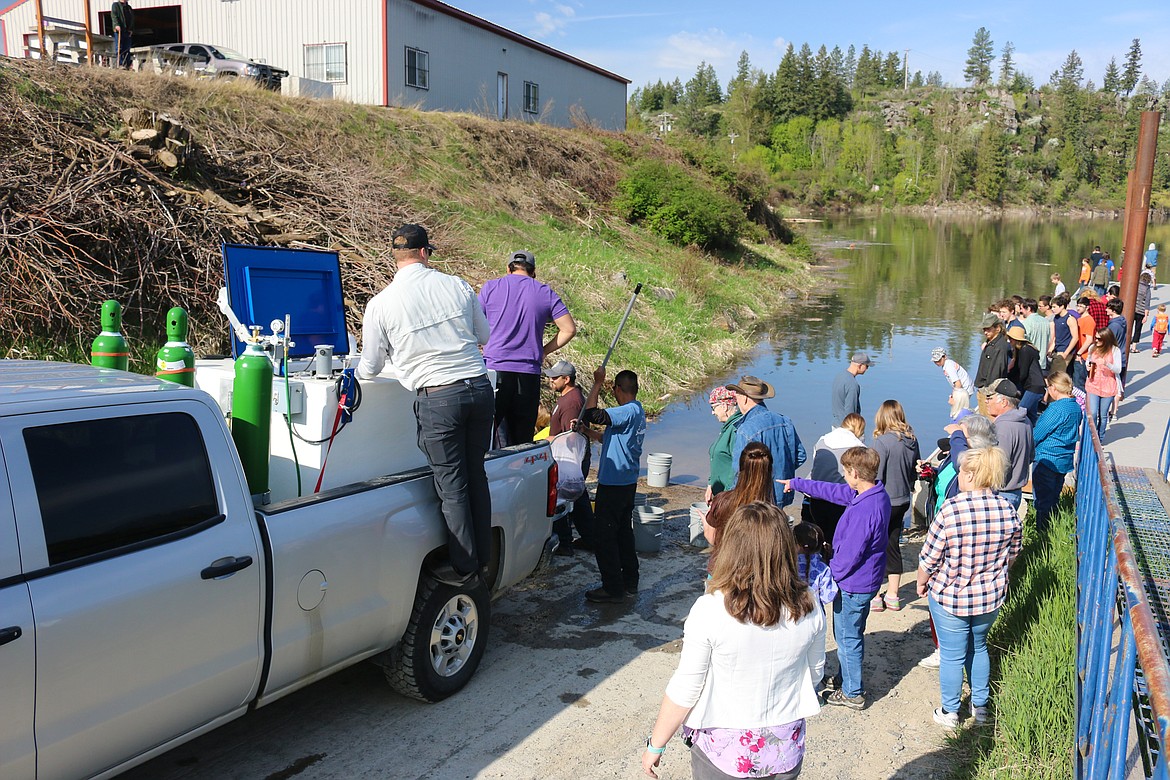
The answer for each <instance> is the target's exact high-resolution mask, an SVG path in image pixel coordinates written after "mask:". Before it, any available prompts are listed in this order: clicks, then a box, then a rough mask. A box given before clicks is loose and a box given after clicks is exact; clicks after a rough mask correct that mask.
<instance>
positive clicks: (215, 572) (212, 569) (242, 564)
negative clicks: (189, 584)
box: [199, 555, 252, 580]
mask: <svg viewBox="0 0 1170 780" xmlns="http://www.w3.org/2000/svg"><path fill="white" fill-rule="evenodd" d="M251 565H252V556H251V555H241V556H240V557H239V558H221V559H220V560H218V561H215V562H214V563H212V564H211V565H210V566H208V567H207V568H206V569H204V570H203V571H201V572H199V577H200V578H201V579H205V580H214V579H218V578H219V577H226V576H228V575H229V574H235V573H236V572H238V571H239V570H240V569H246V568H248V567H249V566H251Z"/></svg>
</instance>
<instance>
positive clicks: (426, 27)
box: [387, 0, 626, 130]
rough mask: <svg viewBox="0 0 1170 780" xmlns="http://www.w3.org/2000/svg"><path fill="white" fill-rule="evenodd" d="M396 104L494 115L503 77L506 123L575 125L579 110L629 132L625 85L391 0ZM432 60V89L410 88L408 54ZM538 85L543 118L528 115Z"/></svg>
mask: <svg viewBox="0 0 1170 780" xmlns="http://www.w3.org/2000/svg"><path fill="white" fill-rule="evenodd" d="M389 28H390V29H389V46H388V48H389V51H388V53H387V59H388V60H389V62H388V72H389V74H390V103H391V105H399V106H418V107H420V108H426V109H437V110H447V111H472V112H474V113H479V114H483V115H485V116H496V101H497V89H498V87H497V79H498V74H500V73H505V74H507V77H508V79H507V81H508V89H507V92H508V97H507V105H508V118H510V119H537V118H538V117H539V118H540V120H541V121H544V122H548V123H550V124H556V125H565V126H567V125H569V124H570V119H569V110H570V107H571V106H574V105H576V106H579V107H580V108H581V110H583V111H584V113H585V114H586V115H587V116H588V117H589V119H590V120H592V121H593V122H595V123H596V124H598V125H600V126H601V127H605V128H609V129H614V130H623V129H625V126H626V85H625V84H623V83H622V82H619V81H615V80H613V79H610V78H607V77H605V76H602V75H601V74H598V73H594V72H593V71H590V70H587V69H585V68H582V67H580V66H578V65H574V64H573V63H571V62H567V61H565V60H562V59H560V58H558V57H554V56H552V55H550V54H546V53H544V52H541V51H538V50H536V49H532V48H529V47H527V46H525V45H523V44H521V43H518V42H517V41H513V40H510V39H508V38H504V37H503V36H500V35H498V34H496V33H494V32H491V31H490V30H484V29H482V28H479V27H475V26H472V25H470V24H467V23H465V22H463V21H461V20H459V19H454V18H452V17H450V16H447V15H446V14H442V13H438V12H436V11H433V10H431V9H429V8H424V7H421V6H419V5H416V4H415V3H412V2H410V0H390V11H389ZM408 46H409V47H411V48H415V49H420V50H422V51H425V52H427V53H428V55H429V59H430V88H429V89H426V90H422V89H416V88H414V87H410V86H407V84H406V47H408ZM525 81H531V82H534V83H536V84H538V85H539V86H540V103H541V109H542V113H540V114H535V115H534V114H528V113H525V112H524V110H523V109H524V82H525Z"/></svg>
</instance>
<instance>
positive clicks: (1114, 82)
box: [1101, 57, 1121, 95]
mask: <svg viewBox="0 0 1170 780" xmlns="http://www.w3.org/2000/svg"><path fill="white" fill-rule="evenodd" d="M1101 89H1103V90H1104V91H1106V92H1109V93H1110V94H1113V95H1116V94H1117V93H1119V92H1121V71H1120V70H1119V69H1118V67H1117V58H1116V57H1110V58H1109V65H1108V66H1106V68H1105V78H1104V79H1102V81H1101Z"/></svg>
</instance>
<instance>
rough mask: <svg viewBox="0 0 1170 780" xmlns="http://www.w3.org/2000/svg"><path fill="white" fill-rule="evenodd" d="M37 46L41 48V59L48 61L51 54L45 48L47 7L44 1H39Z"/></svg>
mask: <svg viewBox="0 0 1170 780" xmlns="http://www.w3.org/2000/svg"><path fill="white" fill-rule="evenodd" d="M37 45H38V46H40V47H41V59H42V60H47V59H48V58H49V52H48V50H47V49H46V48H45V6H44V2H43V0H37Z"/></svg>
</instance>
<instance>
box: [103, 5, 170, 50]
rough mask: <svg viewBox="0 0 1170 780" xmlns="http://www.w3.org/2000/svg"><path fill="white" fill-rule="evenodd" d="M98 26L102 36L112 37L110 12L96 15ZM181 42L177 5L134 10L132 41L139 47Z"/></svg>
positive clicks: (112, 28) (112, 27) (112, 29)
mask: <svg viewBox="0 0 1170 780" xmlns="http://www.w3.org/2000/svg"><path fill="white" fill-rule="evenodd" d="M98 24H99V26H100V28H101V34H102V35H113V34H114V25H113V24H111V23H110V12H109V11H101V12H99V13H98ZM181 40H183V15H182V9H181V8H180V7H179V6H177V5H164V6H161V7H159V8H135V9H134V41H133V45H134V47H135V48H137V47H139V46H157V45H158V44H160V43H178V42H179V41H181Z"/></svg>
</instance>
